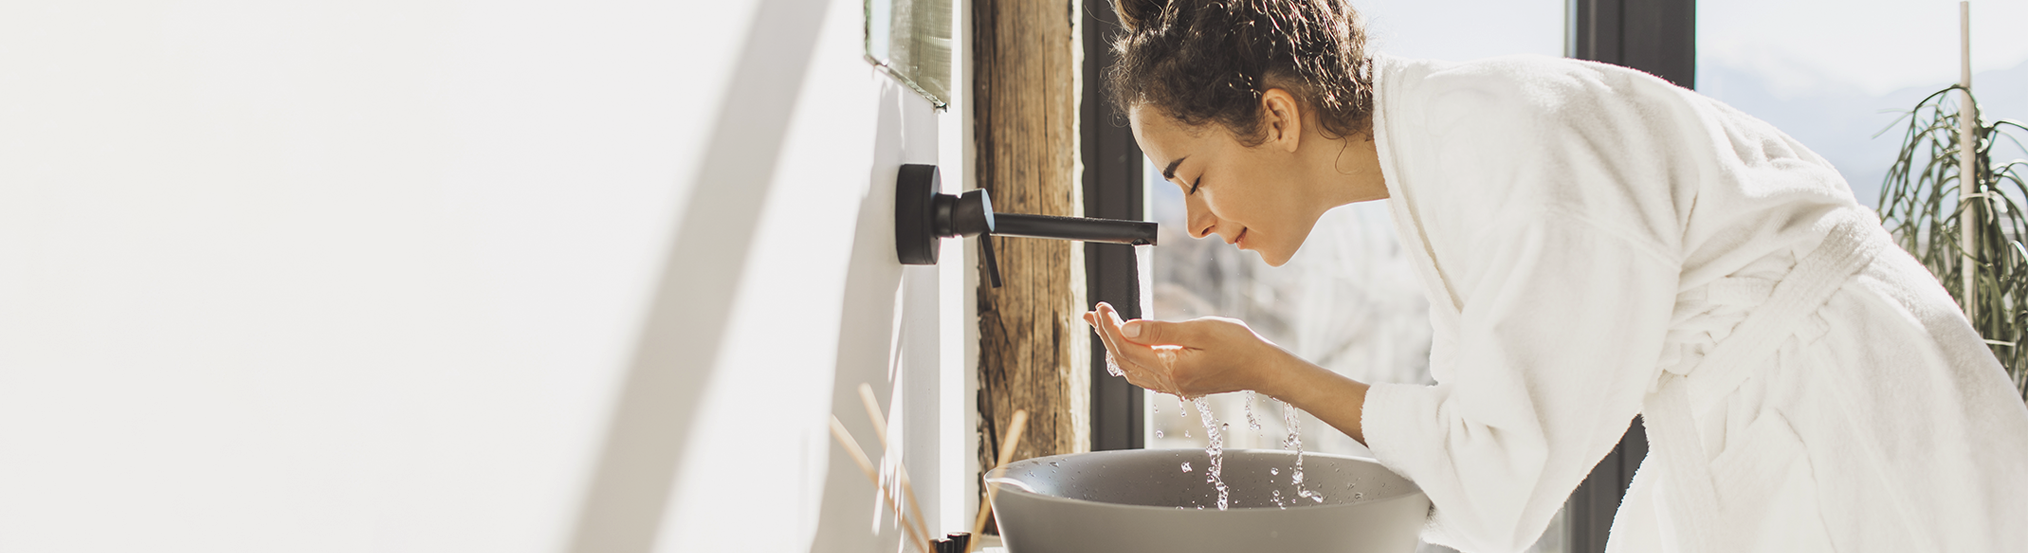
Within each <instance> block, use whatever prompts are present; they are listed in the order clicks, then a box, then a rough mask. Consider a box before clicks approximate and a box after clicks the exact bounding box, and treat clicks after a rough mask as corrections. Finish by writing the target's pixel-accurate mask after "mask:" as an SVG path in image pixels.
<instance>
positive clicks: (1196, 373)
mask: <svg viewBox="0 0 2028 553" xmlns="http://www.w3.org/2000/svg"><path fill="white" fill-rule="evenodd" d="M1084 318H1085V322H1088V323H1091V324H1092V326H1093V327H1095V328H1096V329H1097V330H1098V333H1099V337H1100V338H1101V339H1102V340H1104V341H1105V344H1106V351H1107V352H1109V353H1110V354H1111V355H1112V358H1113V361H1114V364H1115V365H1117V366H1118V367H1119V368H1120V370H1121V372H1123V373H1125V376H1126V378H1127V381H1128V382H1131V383H1133V384H1134V385H1136V386H1140V387H1143V388H1147V389H1150V390H1154V391H1157V392H1163V393H1170V394H1176V395H1180V396H1183V397H1197V396H1203V395H1207V394H1216V393H1224V392H1234V391H1239V390H1253V391H1256V392H1260V393H1264V394H1267V395H1269V396H1270V397H1274V398H1275V399H1279V400H1282V401H1286V402H1288V403H1289V404H1290V405H1294V406H1296V408H1298V409H1302V410H1303V411H1305V412H1308V413H1310V414H1311V415H1314V416H1316V417H1317V418H1318V419H1320V420H1323V421H1324V423H1325V424H1329V425H1331V427H1332V428H1337V429H1338V431H1339V432H1344V433H1345V435H1347V436H1351V437H1352V439H1354V440H1358V441H1359V443H1362V444H1363V443H1366V434H1365V432H1364V430H1363V429H1362V428H1361V427H1360V411H1361V407H1362V405H1364V404H1365V403H1366V389H1367V386H1366V384H1364V383H1361V382H1359V381H1357V380H1353V379H1350V378H1346V377H1345V375H1341V374H1338V373H1335V372H1332V371H1330V370H1329V369H1325V368H1323V367H1320V366H1317V364H1316V363H1311V362H1309V361H1305V360H1303V359H1302V358H1300V357H1296V355H1295V354H1292V353H1289V352H1288V350H1284V349H1282V348H1281V347H1280V346H1276V345H1275V344H1274V343H1273V342H1269V341H1267V339H1266V338H1262V337H1261V336H1260V335H1259V334H1254V332H1253V330H1252V329H1249V328H1247V326H1246V323H1242V322H1239V321H1237V320H1233V319H1224V318H1217V317H1206V318H1201V319H1193V320H1189V321H1181V322H1163V321H1148V320H1138V319H1137V320H1133V321H1121V320H1120V316H1119V313H1118V312H1116V311H1114V310H1113V307H1112V306H1111V305H1108V304H1105V303H1100V304H1099V305H1098V310H1097V311H1093V312H1091V313H1086V314H1085V317H1084ZM1129 334H1131V336H1129Z"/></svg>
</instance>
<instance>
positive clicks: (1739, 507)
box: [1364, 57, 2028, 552]
mask: <svg viewBox="0 0 2028 553" xmlns="http://www.w3.org/2000/svg"><path fill="white" fill-rule="evenodd" d="M1374 75H1375V80H1376V81H1377V86H1378V91H1377V94H1376V96H1377V104H1378V106H1377V109H1376V112H1375V113H1376V115H1375V117H1374V130H1375V135H1376V139H1377V140H1378V143H1379V151H1380V160H1381V166H1382V170H1383V172H1384V174H1385V176H1386V179H1387V187H1388V192H1389V194H1390V196H1391V199H1390V200H1389V202H1390V204H1391V208H1392V210H1393V214H1394V219H1395V222H1396V225H1397V226H1398V228H1399V229H1400V231H1401V236H1402V240H1403V241H1404V246H1405V248H1406V249H1407V250H1408V251H1410V252H1411V256H1412V257H1414V258H1416V261H1417V265H1418V270H1419V272H1420V276H1421V277H1422V280H1423V281H1424V283H1425V284H1426V285H1427V288H1428V289H1427V292H1428V294H1429V296H1430V299H1431V302H1430V304H1431V320H1432V323H1433V325H1434V326H1435V329H1436V338H1435V344H1434V346H1433V348H1432V351H1431V354H1430V357H1431V359H1430V368H1431V372H1432V373H1433V374H1434V376H1435V378H1436V381H1437V384H1436V385H1434V386H1419V385H1401V384H1378V385H1375V386H1374V387H1373V389H1372V391H1371V392H1369V394H1368V395H1367V397H1366V403H1365V414H1364V427H1365V433H1366V439H1367V442H1368V445H1369V446H1370V447H1371V448H1372V450H1373V452H1374V455H1375V457H1376V458H1377V459H1378V460H1379V461H1380V462H1381V463H1383V464H1385V465H1386V466H1387V467H1389V468H1391V469H1393V470H1394V471H1396V472H1398V473H1400V474H1402V475H1404V476H1407V477H1408V478H1410V479H1413V480H1414V481H1415V482H1416V483H1417V484H1418V485H1420V486H1421V487H1422V489H1423V490H1424V491H1425V492H1427V493H1428V494H1429V497H1430V500H1431V501H1432V502H1433V503H1434V505H1435V507H1434V509H1432V515H1431V518H1430V520H1429V525H1428V527H1427V528H1426V529H1425V532H1424V537H1425V539H1427V540H1429V541H1432V542H1435V543H1440V544H1445V545H1450V546H1452V547H1456V548H1458V549H1461V550H1464V551H1513V550H1520V549H1523V548H1525V547H1527V546H1528V545H1529V544H1530V543H1532V542H1533V541H1535V539H1536V538H1537V537H1538V536H1539V535H1540V534H1541V533H1542V532H1543V530H1544V528H1545V527H1546V526H1547V524H1548V522H1549V520H1550V517H1551V516H1552V515H1554V514H1555V512H1556V511H1557V509H1558V508H1560V507H1561V506H1562V505H1563V502H1564V499H1565V498H1566V497H1568V496H1569V495H1570V492H1571V490H1573V489H1575V488H1576V486H1577V485H1578V483H1579V482H1580V481H1581V480H1582V479H1583V478H1584V476H1585V475H1586V474H1587V473H1588V472H1589V471H1590V470H1591V468H1592V466H1593V465H1594V464H1595V463H1597V461H1598V460H1599V459H1600V458H1601V457H1603V456H1604V455H1605V453H1606V452H1607V451H1609V450H1611V449H1612V447H1613V445H1614V444H1615V443H1616V442H1617V441H1618V440H1619V438H1620V436H1621V434H1622V433H1623V432H1624V431H1625V430H1626V428H1627V425H1628V422H1629V421H1630V419H1632V418H1633V417H1634V415H1635V414H1637V413H1643V412H1644V411H1645V412H1648V413H1649V416H1648V417H1647V418H1649V419H1654V418H1655V417H1656V415H1655V414H1654V413H1655V410H1654V408H1653V406H1654V405H1655V404H1656V400H1655V398H1657V397H1667V396H1666V394H1661V393H1658V390H1667V388H1661V387H1658V385H1659V384H1661V383H1664V382H1668V381H1671V380H1683V381H1698V380H1699V375H1698V374H1696V373H1715V372H1717V370H1716V369H1711V367H1710V366H1709V365H1705V366H1703V368H1699V367H1700V365H1699V362H1700V361H1701V360H1702V359H1703V358H1704V356H1705V354H1706V353H1707V352H1711V351H1713V350H1714V348H1715V347H1716V346H1717V345H1718V344H1721V343H1724V341H1725V340H1727V338H1729V337H1734V336H1732V333H1733V330H1734V329H1735V327H1738V326H1740V322H1741V321H1742V320H1745V319H1746V318H1747V317H1748V316H1749V315H1750V314H1752V313H1754V312H1755V311H1756V310H1761V311H1770V312H1773V311H1777V310H1779V309H1778V307H1765V308H1764V307H1763V304H1768V305H1786V304H1780V302H1770V301H1769V298H1770V294H1775V293H1776V292H1775V291H1774V290H1775V288H1776V285H1777V283H1780V282H1781V281H1782V280H1783V279H1784V278H1785V277H1787V276H1790V275H1791V270H1792V268H1795V267H1799V266H1801V264H1800V263H1799V261H1800V260H1803V259H1804V258H1805V257H1806V256H1809V255H1811V254H1812V253H1813V252H1816V251H1817V250H1818V246H1819V244H1821V243H1824V242H1825V241H1826V234H1827V232H1828V231H1827V228H1830V227H1829V226H1828V223H1827V222H1830V221H1834V220H1836V219H1837V218H1839V217H1843V218H1846V219H1856V218H1858V217H1870V216H1871V215H1870V212H1867V211H1865V209H1864V208H1863V207H1862V206H1860V205H1859V204H1858V203H1857V202H1856V201H1855V200H1854V199H1853V197H1852V192H1851V190H1850V188H1848V187H1847V186H1846V184H1845V181H1844V179H1843V178H1842V177H1840V176H1839V175H1838V173H1837V172H1836V171H1835V170H1834V169H1833V168H1832V167H1831V166H1830V164H1829V163H1828V162H1826V161H1824V159H1823V158H1821V157H1819V156H1817V155H1816V154H1814V153H1811V152H1810V151H1809V150H1807V149H1805V148H1804V147H1803V146H1802V145H1801V144H1798V143H1796V142H1795V141H1794V140H1792V139H1790V138H1789V137H1787V136H1786V135H1783V134H1782V133H1781V132H1779V131H1777V130H1775V129H1774V128H1773V127H1770V126H1769V125H1767V124H1766V123H1763V122H1761V121H1759V120H1756V119H1754V118H1752V117H1749V116H1747V115H1744V114H1742V113H1740V112H1738V111H1735V110H1733V109H1731V108H1728V107H1726V106H1724V105H1722V104H1719V103H1717V102H1715V101H1712V100H1710V99H1707V98H1704V97H1702V96H1699V95H1697V94H1695V93H1693V92H1690V91H1687V90H1684V89H1681V88H1678V87H1675V86H1672V85H1670V84H1668V83H1667V82H1664V81H1662V80H1660V79H1657V78H1654V77H1652V76H1649V75H1647V74H1644V73H1640V72H1637V71H1632V70H1628V69H1623V68H1618V67H1613V66H1608V65H1603V64H1593V63H1588V62H1580V61H1573V60H1563V59H1552V58H1542V57H1514V58H1501V59H1493V60H1486V61H1478V62H1470V63H1445V62H1426V61H1414V60H1402V59H1392V58H1382V59H1380V60H1379V61H1378V62H1377V64H1376V67H1375V69H1374ZM1857 227H1858V226H1856V225H1854V226H1848V227H1843V228H1857ZM1865 230H1866V231H1868V232H1870V234H1867V233H1862V235H1855V236H1859V237H1858V238H1855V239H1854V240H1857V241H1858V242H1856V243H1862V244H1870V245H1874V246H1879V245H1882V244H1885V243H1886V241H1887V238H1886V235H1885V234H1884V233H1883V232H1880V231H1879V230H1877V224H1874V225H1873V226H1866V227H1865ZM1840 247H1842V248H1844V249H1846V250H1850V249H1852V248H1851V247H1850V246H1849V245H1846V246H1840ZM1825 249H1826V250H1830V249H1836V248H1829V247H1827V248H1825ZM1852 267H1853V270H1852V271H1849V272H1844V273H1840V274H1839V275H1838V278H1836V279H1833V280H1831V281H1829V284H1828V286H1826V287H1824V290H1826V292H1824V299H1819V300H1815V303H1814V305H1810V306H1807V308H1804V309H1797V308H1790V309H1788V310H1787V311H1788V312H1790V313H1792V314H1793V317H1791V319H1792V320H1794V321H1798V322H1795V323H1793V324H1784V325H1783V328H1781V329H1780V332H1779V333H1773V332H1770V333H1768V334H1772V335H1773V336H1771V337H1769V338H1768V339H1767V340H1762V341H1764V342H1766V343H1768V344H1770V345H1769V346H1768V348H1767V349H1768V350H1769V351H1770V353H1769V354H1766V355H1760V356H1758V357H1755V358H1752V359H1748V360H1746V361H1743V362H1736V363H1729V364H1728V365H1729V366H1737V367H1740V371H1738V372H1739V374H1742V375H1745V376H1743V377H1742V378H1743V380H1744V381H1743V383H1738V384H1734V385H1729V386H1725V389H1724V390H1721V391H1720V392H1719V393H1714V394H1708V395H1709V396H1710V397H1698V396H1697V395H1696V394H1695V393H1694V392H1693V393H1692V395H1691V396H1690V397H1691V398H1692V401H1691V402H1690V403H1691V404H1694V405H1696V408H1694V409H1689V410H1684V411H1682V412H1684V413H1694V416H1685V417H1683V419H1684V420H1685V421H1686V424H1688V422H1687V421H1689V420H1694V429H1695V431H1694V432H1689V433H1687V434H1678V436H1682V435H1694V436H1697V438H1695V439H1681V440H1679V441H1677V442H1672V443H1669V444H1664V443H1660V442H1662V441H1663V440H1665V439H1666V436H1663V435H1656V434H1657V433H1654V432H1653V430H1652V429H1653V428H1654V426H1653V425H1654V421H1653V420H1649V424H1650V428H1651V438H1650V439H1651V440H1653V441H1655V442H1657V443H1656V445H1655V448H1656V450H1661V449H1663V448H1664V446H1667V445H1674V446H1676V447H1678V450H1680V451H1696V452H1698V453H1700V454H1701V457H1700V458H1699V459H1698V460H1699V461H1704V462H1708V465H1705V466H1697V467H1696V468H1697V471H1690V470H1689V469H1688V468H1684V467H1689V466H1691V465H1694V464H1696V463H1682V464H1683V465H1684V467H1676V466H1673V465H1675V464H1676V463H1671V462H1664V463H1658V462H1657V455H1654V454H1651V455H1650V458H1649V459H1647V460H1646V461H1645V462H1644V463H1643V465H1642V469H1641V470H1640V472H1639V473H1638V474H1637V476H1636V477H1635V480H1634V485H1633V489H1632V490H1631V491H1630V493H1629V495H1628V497H1627V499H1626V500H1625V502H1624V503H1623V504H1622V505H1621V507H1620V511H1619V515H1618V518H1617V519H1616V520H1615V522H1614V525H1613V529H1612V541H1611V544H1610V546H1609V548H1608V550H1609V551H1691V550H1695V549H1698V548H1700V547H1701V548H1705V549H1715V550H1725V551H1733V550H1743V551H1845V552H1852V551H1953V552H1955V551H2028V407H2024V406H2023V403H2022V400H2021V399H2020V398H2019V397H2017V396H2015V395H2014V392H2013V388H2012V386H2011V384H2010V382H2009V381H2008V379H2007V377H2006V375H2005V374H2004V372H2003V371H2002V369H2001V368H2000V366H1999V364H1998V362H1997V361H1995V360H1994V358H1993V357H1992V355H1991V354H1990V353H1989V352H1988V350H1987V348H1986V346H1985V345H1984V344H1983V343H1982V341H1981V340H1980V338H1979V337H1978V336H1977V335H1976V333H1975V332H1974V331H1973V330H1972V328H1971V326H1970V325H1968V324H1967V323H1966V322H1965V319H1964V317H1963V316H1962V314H1961V313H1959V312H1958V310H1957V309H1958V308H1957V307H1956V306H1955V304H1953V303H1952V301H1951V300H1950V298H1949V297H1948V296H1947V295H1946V293H1945V292H1944V291H1943V289H1942V288H1941V287H1940V286H1939V285H1938V284H1937V282H1936V280H1935V278H1934V277H1932V276H1931V275H1930V274H1929V273H1928V272H1927V271H1925V270H1924V269H1923V268H1922V267H1921V266H1920V265H1919V264H1917V263H1916V261H1915V260H1914V259H1913V258H1911V257H1909V256H1908V255H1907V254H1906V253H1904V252H1902V251H1901V250H1899V249H1898V248H1895V247H1893V246H1892V245H1886V247H1885V248H1884V249H1883V251H1880V252H1879V253H1878V255H1877V256H1876V257H1871V258H1868V259H1867V260H1865V261H1864V262H1861V263H1857V264H1854V265H1853V266H1852ZM1803 272H1804V271H1802V270H1800V269H1797V270H1795V271H1794V273H1795V274H1801V273H1803ZM1855 273H1856V274H1855ZM1844 275H1851V276H1849V277H1846V276H1844ZM1794 303H1795V302H1789V304H1794ZM1755 328H1758V327H1755ZM1714 359H1717V357H1714ZM1707 369H1710V370H1707ZM1707 380H1708V379H1707ZM1684 428H1690V427H1689V426H1685V427H1684ZM1661 434H1666V433H1661ZM1685 442H1697V443H1694V444H1690V443H1685ZM1684 447H1692V448H1693V449H1681V448H1684ZM1686 474H1695V475H1702V474H1708V475H1709V477H1708V478H1706V480H1705V481H1708V482H1709V484H1708V485H1704V486H1702V487H1699V486H1698V485H1696V482H1697V481H1696V480H1695V479H1693V478H1689V477H1686ZM1698 489H1703V490H1713V491H1712V492H1707V495H1706V496H1705V497H1715V499H1716V503H1715V508H1714V504H1712V503H1709V502H1707V503H1702V504H1700V503H1697V502H1695V501H1690V500H1688V499H1687V498H1691V497H1693V496H1696V495H1697V494H1695V493H1691V492H1694V491H1696V490H1698ZM1700 521H1701V522H1700ZM1700 525H1702V529H1701V530H1700V529H1699V526H1700ZM1698 532H1705V534H1699V533H1698ZM1697 536H1705V538H1707V539H1702V540H1700V539H1697Z"/></svg>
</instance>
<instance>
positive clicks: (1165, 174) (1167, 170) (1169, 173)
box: [1162, 156, 1190, 180]
mask: <svg viewBox="0 0 2028 553" xmlns="http://www.w3.org/2000/svg"><path fill="white" fill-rule="evenodd" d="M1186 159H1190V156H1183V157H1179V158H1176V161H1171V162H1169V166H1168V167H1164V168H1162V178H1163V179H1168V180H1175V179H1176V166H1178V165H1182V164H1183V160H1186Z"/></svg>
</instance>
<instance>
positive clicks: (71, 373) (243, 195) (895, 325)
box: [0, 0, 976, 552]
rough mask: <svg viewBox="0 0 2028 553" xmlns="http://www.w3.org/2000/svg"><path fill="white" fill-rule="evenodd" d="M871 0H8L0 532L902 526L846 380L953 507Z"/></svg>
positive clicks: (354, 537)
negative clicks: (895, 203) (869, 48)
mask: <svg viewBox="0 0 2028 553" xmlns="http://www.w3.org/2000/svg"><path fill="white" fill-rule="evenodd" d="M859 9H860V2H859V0H727V1H719V2H674V3H672V2H660V1H639V2H586V1H575V2H563V1H558V0H550V1H519V2H504V1H503V2H490V1H489V2H455V1H449V0H406V1H400V2H394V1H362V0H348V1H342V2H341V1H335V0H315V1H299V2H288V3H275V2H261V1H255V0H216V1H201V0H177V1H162V2H144V1H139V0H125V1H66V2H14V3H7V4H4V5H0V551H35V552H66V551H94V552H96V551H263V552H265V551H301V552H314V551H376V552H380V551H387V552H401V551H488V552H496V551H497V552H512V551H560V550H572V549H576V550H612V551H644V550H648V549H650V548H651V547H652V548H653V549H655V550H660V551H722V550H743V551H756V550H773V551H802V550H808V549H811V548H812V546H813V543H814V544H815V545H816V547H817V548H819V549H824V550H827V551H828V550H840V551H873V550H884V551H891V550H893V549H894V547H893V544H894V542H893V539H894V536H895V535H896V532H895V531H894V530H893V529H892V528H891V524H883V525H881V526H878V527H877V528H876V527H874V526H872V525H870V523H869V522H870V520H871V514H872V511H871V506H872V504H873V500H872V495H871V486H870V485H867V484H865V483H864V481H863V479H860V477H859V476H858V474H857V470H856V468H852V467H851V466H850V465H849V464H843V463H841V459H842V458H841V457H838V456H837V454H836V451H837V450H836V448H835V447H834V446H833V445H832V444H831V443H830V442H829V441H828V436H827V435H826V434H825V425H826V420H825V419H826V418H825V415H826V414H827V413H829V412H833V411H835V412H837V413H838V414H839V415H840V418H841V419H842V420H844V421H845V422H846V423H847V424H848V426H851V427H852V429H853V431H854V433H856V434H858V435H859V436H860V437H861V438H862V442H864V443H866V444H867V445H869V446H871V441H870V440H871V439H872V433H871V429H870V426H869V425H868V424H867V423H866V422H864V417H863V415H861V411H860V410H859V408H858V403H857V401H856V396H855V395H854V393H853V392H852V388H853V387H854V386H856V385H857V384H858V382H860V381H868V382H871V383H873V384H874V385H875V387H876V388H877V389H880V390H881V395H882V401H887V402H893V401H894V400H893V399H892V398H893V397H894V396H896V395H898V396H899V397H901V398H902V399H901V401H900V403H902V404H903V405H902V406H900V407H897V409H896V412H897V414H899V416H898V419H899V421H900V422H897V423H896V424H895V425H894V426H896V431H897V432H896V434H897V435H898V436H902V437H903V438H904V439H905V440H906V441H907V442H908V444H907V446H905V449H906V450H907V451H908V452H909V457H908V462H909V464H910V465H911V466H910V469H911V472H913V473H914V474H915V476H916V478H917V481H918V488H919V489H918V492H920V493H926V494H928V495H929V497H927V498H925V502H926V503H929V504H932V509H931V512H930V513H929V514H930V516H931V518H932V519H934V521H935V524H937V525H938V526H939V529H940V530H942V529H945V528H956V527H959V526H963V525H964V524H963V523H961V522H956V520H955V519H960V518H964V516H963V515H965V514H969V512H970V511H969V506H966V505H964V500H965V498H968V497H970V492H969V491H968V490H967V489H966V484H965V483H966V482H968V478H969V476H967V475H969V474H971V472H970V468H969V467H968V466H967V459H969V453H970V452H971V451H972V450H973V448H975V447H976V445H975V444H970V443H968V442H966V441H965V436H968V435H969V430H970V428H971V427H970V424H971V423H970V422H969V421H968V420H967V419H966V418H965V415H964V414H965V413H969V412H970V409H969V407H968V406H967V405H966V404H965V401H966V398H968V397H969V396H970V394H969V393H968V392H966V390H968V389H969V388H968V387H967V384H966V383H965V382H964V376H965V375H967V374H969V369H967V368H966V367H965V366H964V365H966V363H965V360H967V359H970V358H972V357H973V356H972V355H971V354H969V353H967V351H966V347H965V345H964V344H966V343H968V342H967V338H966V335H967V332H966V328H967V325H965V324H963V323H964V322H965V321H969V320H970V319H969V316H968V314H967V313H968V312H967V310H966V306H967V305H969V301H970V300H969V299H968V296H967V295H966V290H968V288H967V286H969V282H970V281H971V279H972V277H971V276H970V274H969V271H966V270H963V268H966V267H969V266H970V265H969V263H968V262H969V261H970V258H969V257H967V256H965V255H963V252H962V251H960V250H957V249H956V248H951V249H947V250H946V253H945V259H946V261H945V264H944V265H942V266H939V267H935V268H910V269H903V268H902V267H901V266H899V265H898V264H895V263H894V258H893V253H892V245H891V244H892V235H891V232H892V229H891V223H889V222H888V220H887V218H889V217H891V209H892V207H891V206H892V179H893V175H894V170H895V166H896V165H897V164H899V163H901V162H921V163H939V164H941V165H943V166H944V167H945V171H946V173H948V174H952V175H963V174H965V173H966V171H965V170H963V169H962V167H963V164H964V157H963V152H962V146H961V145H962V143H963V142H962V141H960V140H958V138H959V137H962V136H968V135H969V130H968V129H966V128H964V127H963V125H964V123H963V121H962V117H961V116H959V115H955V114H962V113H964V109H963V108H962V107H961V106H962V104H960V107H958V108H954V109H953V111H952V112H950V113H942V114H940V113H936V112H933V111H931V110H930V109H929V107H928V104H927V103H926V102H924V101H922V100H921V99H920V98H917V97H914V96H913V95H912V94H911V93H908V92H906V91H905V89H901V88H899V87H898V86H896V85H894V84H893V83H891V82H889V81H887V80H885V79H884V78H883V77H880V76H879V75H877V74H876V73H874V72H873V71H872V70H871V68H869V67H868V66H867V65H866V64H865V62H864V61H862V60H861V59H860V58H859V28H860V24H861V21H860V19H861V17H860V15H859V13H858V12H859ZM961 20H962V19H961ZM960 42H963V41H962V40H960ZM960 184H961V183H958V182H955V177H953V179H951V180H949V181H947V183H946V187H947V188H950V189H956V188H958V187H959V186H960ZM848 401H849V403H847V402H848ZM925 482H926V483H927V484H929V485H928V486H927V488H928V490H927V491H925V490H924V489H922V488H924V487H925V486H924V484H925ZM587 513H590V514H587ZM820 517H822V518H820ZM888 520H889V521H891V520H892V519H891V517H890V518H889V519H888ZM966 522H968V521H966ZM820 527H821V530H820ZM820 531H821V533H822V535H823V536H824V539H822V540H819V539H817V538H816V536H817V535H818V534H819V532H820ZM876 531H877V532H878V533H877V534H876Z"/></svg>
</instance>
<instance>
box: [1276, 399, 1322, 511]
mask: <svg viewBox="0 0 2028 553" xmlns="http://www.w3.org/2000/svg"><path fill="white" fill-rule="evenodd" d="M1275 403H1280V404H1281V405H1282V423H1283V424H1285V425H1287V426H1288V428H1289V437H1288V439H1286V440H1282V449H1294V450H1296V468H1295V470H1293V471H1290V472H1289V480H1290V481H1292V482H1294V483H1295V485H1296V497H1306V498H1309V499H1311V500H1313V501H1316V502H1318V503H1323V502H1324V496H1323V494H1319V493H1317V492H1314V491H1310V489H1309V488H1308V487H1306V486H1304V485H1303V432H1302V424H1303V417H1302V412H1301V411H1297V410H1296V407H1295V406H1294V405H1289V404H1288V402H1285V401H1282V400H1279V399H1277V400H1275ZM1283 508H1287V507H1283Z"/></svg>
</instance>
